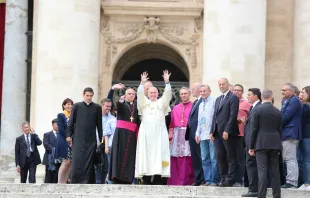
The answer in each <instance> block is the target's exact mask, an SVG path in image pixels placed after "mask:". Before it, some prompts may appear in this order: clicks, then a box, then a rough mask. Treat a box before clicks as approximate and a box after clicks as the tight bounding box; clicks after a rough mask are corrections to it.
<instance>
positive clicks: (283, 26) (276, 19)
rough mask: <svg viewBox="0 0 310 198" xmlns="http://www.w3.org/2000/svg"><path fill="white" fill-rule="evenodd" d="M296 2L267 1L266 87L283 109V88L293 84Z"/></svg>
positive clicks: (288, 0)
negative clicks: (289, 83)
mask: <svg viewBox="0 0 310 198" xmlns="http://www.w3.org/2000/svg"><path fill="white" fill-rule="evenodd" d="M294 8H295V7H294V1H292V0H275V1H267V24H266V26H267V29H266V61H265V64H266V66H265V87H266V88H268V89H271V90H272V91H273V94H274V98H275V105H276V106H277V107H278V108H281V101H282V95H281V87H282V85H283V84H284V83H286V82H292V64H293V35H294Z"/></svg>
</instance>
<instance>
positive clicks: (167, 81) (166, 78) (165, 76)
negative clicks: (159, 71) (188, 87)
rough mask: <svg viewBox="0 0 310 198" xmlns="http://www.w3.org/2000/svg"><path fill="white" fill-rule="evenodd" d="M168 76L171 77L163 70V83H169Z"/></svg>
mask: <svg viewBox="0 0 310 198" xmlns="http://www.w3.org/2000/svg"><path fill="white" fill-rule="evenodd" d="M170 75H171V73H169V71H168V70H165V71H164V75H163V78H164V81H165V83H169V78H170Z"/></svg>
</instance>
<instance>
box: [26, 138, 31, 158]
mask: <svg viewBox="0 0 310 198" xmlns="http://www.w3.org/2000/svg"><path fill="white" fill-rule="evenodd" d="M26 139H27V151H26V156H27V157H30V154H31V151H30V142H29V134H27V136H26Z"/></svg>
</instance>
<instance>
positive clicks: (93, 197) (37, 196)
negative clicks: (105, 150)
mask: <svg viewBox="0 0 310 198" xmlns="http://www.w3.org/2000/svg"><path fill="white" fill-rule="evenodd" d="M26 197H27V198H28V197H31V198H157V197H160V198H237V197H238V198H240V196H180V195H175V196H174V195H127V194H105V195H103V194H101V195H98V194H78V195H77V194H72V193H68V194H61V193H52V194H51V193H49V194H44V193H6V194H0V198H26Z"/></svg>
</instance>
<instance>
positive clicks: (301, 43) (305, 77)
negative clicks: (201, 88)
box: [293, 0, 310, 89]
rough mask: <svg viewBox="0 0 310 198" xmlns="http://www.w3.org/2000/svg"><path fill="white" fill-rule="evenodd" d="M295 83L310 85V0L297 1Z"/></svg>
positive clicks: (301, 85)
mask: <svg viewBox="0 0 310 198" xmlns="http://www.w3.org/2000/svg"><path fill="white" fill-rule="evenodd" d="M294 19H295V23H294V63H293V65H294V67H293V84H295V85H296V86H297V87H298V88H299V89H302V88H303V87H305V86H310V1H307V0H296V1H295V18H294Z"/></svg>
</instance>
